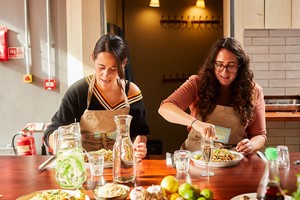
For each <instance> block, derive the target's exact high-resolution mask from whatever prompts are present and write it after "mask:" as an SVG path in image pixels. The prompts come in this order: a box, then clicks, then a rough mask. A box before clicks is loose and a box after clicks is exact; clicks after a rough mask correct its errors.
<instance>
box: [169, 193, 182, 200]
mask: <svg viewBox="0 0 300 200" xmlns="http://www.w3.org/2000/svg"><path fill="white" fill-rule="evenodd" d="M177 197H180V195H179V194H178V193H177V192H175V193H172V194H170V196H169V200H176V199H177Z"/></svg>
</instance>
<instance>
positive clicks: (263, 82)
mask: <svg viewBox="0 0 300 200" xmlns="http://www.w3.org/2000/svg"><path fill="white" fill-rule="evenodd" d="M254 81H255V82H256V83H257V84H258V85H260V86H261V87H269V80H265V79H262V80H260V79H255V77H254Z"/></svg>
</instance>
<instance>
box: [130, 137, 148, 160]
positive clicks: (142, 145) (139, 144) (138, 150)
mask: <svg viewBox="0 0 300 200" xmlns="http://www.w3.org/2000/svg"><path fill="white" fill-rule="evenodd" d="M133 150H134V156H135V158H136V160H137V161H140V160H142V159H143V158H145V157H146V155H147V146H146V141H143V139H142V137H141V136H140V135H138V136H137V137H136V138H135V140H134V143H133Z"/></svg>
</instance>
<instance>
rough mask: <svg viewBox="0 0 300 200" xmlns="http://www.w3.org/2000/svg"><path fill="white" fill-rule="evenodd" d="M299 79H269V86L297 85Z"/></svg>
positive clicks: (299, 81) (299, 83)
mask: <svg viewBox="0 0 300 200" xmlns="http://www.w3.org/2000/svg"><path fill="white" fill-rule="evenodd" d="M299 85H300V78H299V79H290V80H270V87H299Z"/></svg>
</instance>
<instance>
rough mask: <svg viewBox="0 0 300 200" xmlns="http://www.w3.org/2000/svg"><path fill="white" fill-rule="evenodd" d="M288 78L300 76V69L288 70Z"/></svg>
mask: <svg viewBox="0 0 300 200" xmlns="http://www.w3.org/2000/svg"><path fill="white" fill-rule="evenodd" d="M285 73H286V78H287V79H289V78H300V71H286V72H285Z"/></svg>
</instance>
